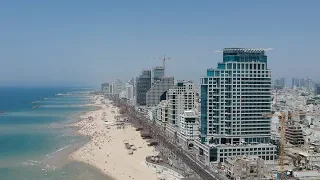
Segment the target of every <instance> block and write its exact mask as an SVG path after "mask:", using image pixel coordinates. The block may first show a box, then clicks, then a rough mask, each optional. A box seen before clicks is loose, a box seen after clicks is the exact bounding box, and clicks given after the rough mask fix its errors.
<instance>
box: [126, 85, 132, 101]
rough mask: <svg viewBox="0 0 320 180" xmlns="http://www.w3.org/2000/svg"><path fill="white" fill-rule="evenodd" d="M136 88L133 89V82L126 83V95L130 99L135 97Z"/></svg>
mask: <svg viewBox="0 0 320 180" xmlns="http://www.w3.org/2000/svg"><path fill="white" fill-rule="evenodd" d="M133 92H134V90H133V85H132V84H131V83H127V84H126V96H127V98H128V99H129V100H132V99H133V96H134V94H133Z"/></svg>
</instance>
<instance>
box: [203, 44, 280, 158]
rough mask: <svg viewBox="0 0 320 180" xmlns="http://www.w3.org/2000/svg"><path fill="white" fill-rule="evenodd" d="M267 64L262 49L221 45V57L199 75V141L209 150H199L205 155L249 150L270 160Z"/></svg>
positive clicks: (271, 154)
mask: <svg viewBox="0 0 320 180" xmlns="http://www.w3.org/2000/svg"><path fill="white" fill-rule="evenodd" d="M267 66H268V63H267V56H266V55H265V51H264V50H263V49H246V48H225V49H223V62H220V63H218V67H217V68H216V69H208V70H207V76H206V77H202V78H201V120H200V121H201V122H200V126H201V129H200V131H201V135H200V142H201V144H203V145H204V144H205V145H207V150H205V148H204V146H201V145H199V146H200V149H199V151H201V152H200V155H201V154H207V160H208V161H210V162H211V161H221V162H222V161H223V160H224V159H225V158H226V157H227V156H233V155H251V154H252V155H258V156H260V157H261V158H263V159H265V160H274V148H275V147H274V146H273V145H270V144H269V142H270V137H271V120H270V118H268V117H264V116H263V115H264V114H269V113H271V103H272V99H271V71H270V70H269V69H268V68H267ZM247 144H251V145H253V146H252V148H246V146H245V145H247ZM254 146H256V147H254ZM205 152H206V153H205ZM225 152H228V153H225Z"/></svg>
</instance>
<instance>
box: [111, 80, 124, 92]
mask: <svg viewBox="0 0 320 180" xmlns="http://www.w3.org/2000/svg"><path fill="white" fill-rule="evenodd" d="M112 89H113V90H112V93H113V94H120V93H121V92H122V91H123V90H124V89H125V85H124V84H123V82H122V81H121V80H120V79H116V80H115V81H114V82H112Z"/></svg>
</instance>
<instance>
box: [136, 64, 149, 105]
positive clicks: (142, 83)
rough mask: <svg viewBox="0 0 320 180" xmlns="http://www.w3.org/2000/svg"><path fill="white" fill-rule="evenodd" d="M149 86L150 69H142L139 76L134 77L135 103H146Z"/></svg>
mask: <svg viewBox="0 0 320 180" xmlns="http://www.w3.org/2000/svg"><path fill="white" fill-rule="evenodd" d="M150 88H151V71H150V70H143V71H142V72H141V74H140V75H139V77H137V78H136V91H135V93H136V95H135V97H136V102H135V103H136V104H137V105H139V106H145V105H146V95H147V92H148V91H149V89H150Z"/></svg>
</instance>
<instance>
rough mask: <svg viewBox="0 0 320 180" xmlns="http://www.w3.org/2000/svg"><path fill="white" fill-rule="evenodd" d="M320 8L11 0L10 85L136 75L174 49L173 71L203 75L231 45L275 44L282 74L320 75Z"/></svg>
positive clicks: (3, 43)
mask: <svg viewBox="0 0 320 180" xmlns="http://www.w3.org/2000/svg"><path fill="white" fill-rule="evenodd" d="M319 9H320V1H317V0H308V1H298V0H282V1H279V0H269V1H257V0H242V1H238V0H229V1H213V0H202V1H194V0H193V1H191V0H174V1H172V0H161V1H150V0H143V1H142V0H134V1H132V0H130V1H129V0H128V1H124V0H117V1H108V0H90V1H89V0H86V1H84V0H68V1H66V0H54V1H44V0H28V1H22V0H20V1H17V0H2V1H0V12H1V14H0V85H14V84H19V85H66V84H68V85H73V84H74V85H76V84H77V85H90V86H91V85H95V86H97V85H99V84H100V83H102V82H110V81H113V80H115V79H117V78H119V79H121V80H123V81H126V80H129V79H131V78H134V77H136V76H138V75H139V73H140V71H141V70H143V69H151V68H152V67H153V66H156V65H162V60H161V58H162V57H163V56H164V55H166V56H167V57H170V59H169V60H167V62H166V75H168V76H174V77H175V79H179V80H182V79H184V80H193V81H195V82H196V83H199V81H200V76H204V75H205V74H206V69H207V68H215V67H216V66H217V63H218V62H221V61H222V54H221V53H217V52H215V51H216V50H218V49H223V48H226V47H247V48H273V50H272V51H269V52H268V53H267V55H268V67H269V68H270V69H271V70H272V76H273V78H279V77H286V78H291V77H312V78H313V79H319V80H320V71H319V70H318V69H319V68H320V58H319V55H318V54H319V53H318V52H319V50H320V47H319V42H320V36H319V32H320V21H319V17H320V11H319ZM287 81H290V80H289V79H288V80H287Z"/></svg>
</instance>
